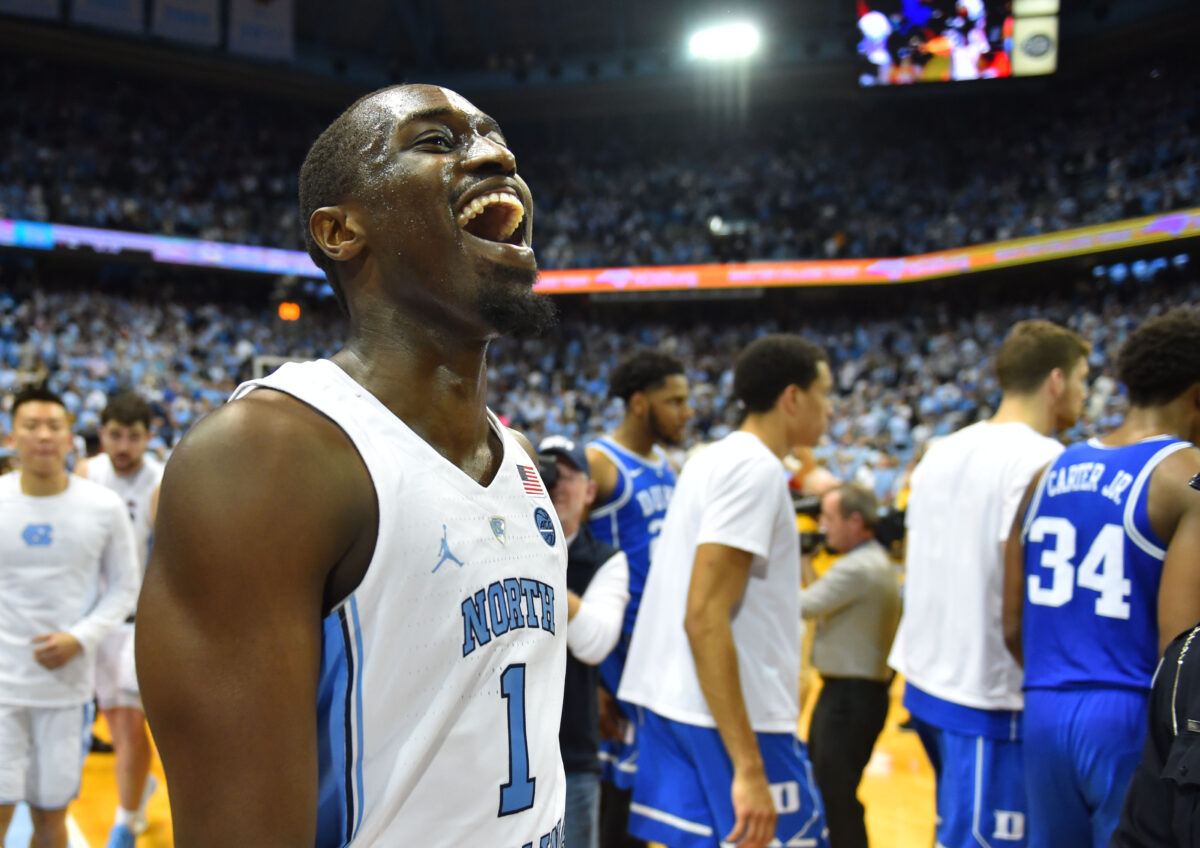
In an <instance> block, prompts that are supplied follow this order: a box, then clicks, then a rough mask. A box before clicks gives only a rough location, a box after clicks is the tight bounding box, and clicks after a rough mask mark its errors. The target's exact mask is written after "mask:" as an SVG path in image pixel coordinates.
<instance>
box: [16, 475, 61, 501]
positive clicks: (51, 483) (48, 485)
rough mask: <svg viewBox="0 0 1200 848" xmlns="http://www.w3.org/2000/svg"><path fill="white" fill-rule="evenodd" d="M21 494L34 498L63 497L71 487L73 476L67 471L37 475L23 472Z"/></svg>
mask: <svg viewBox="0 0 1200 848" xmlns="http://www.w3.org/2000/svg"><path fill="white" fill-rule="evenodd" d="M20 474H21V494H23V495H29V496H30V497H33V498H48V497H52V496H54V495H61V494H62V493H63V492H65V491H66V490H67V486H69V485H71V476H70V475H69V474H67V472H66V469H60V470H59V471H57V472H56V473H52V474H35V473H34V472H32V471H29V470H28V469H23V470H22V471H21V472H20Z"/></svg>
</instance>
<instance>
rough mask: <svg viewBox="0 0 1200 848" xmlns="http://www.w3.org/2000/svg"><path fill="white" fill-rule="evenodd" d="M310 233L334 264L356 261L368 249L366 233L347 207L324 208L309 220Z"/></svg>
mask: <svg viewBox="0 0 1200 848" xmlns="http://www.w3.org/2000/svg"><path fill="white" fill-rule="evenodd" d="M308 231H309V232H310V233H312V237H313V241H314V242H316V244H317V247H319V248H320V249H321V252H322V253H324V254H325V255H326V256H328V257H329V258H330V259H332V260H333V261H334V262H347V261H349V260H351V259H354V258H355V257H356V256H358V254H359V253H361V252H362V250H363V248H364V247H366V243H367V242H366V233H365V232H364V231H363V229H362V227H361V226H360V224H359V221H358V218H357V216H356V215H355V213H354V211H353V210H351V209H348V208H346V207H345V206H322V207H321V208H319V209H315V210H313V213H312V215H310V216H309V218H308Z"/></svg>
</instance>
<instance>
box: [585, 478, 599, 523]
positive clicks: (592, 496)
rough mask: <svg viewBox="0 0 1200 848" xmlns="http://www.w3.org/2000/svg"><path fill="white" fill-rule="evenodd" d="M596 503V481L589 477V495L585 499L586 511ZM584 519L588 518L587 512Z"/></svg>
mask: <svg viewBox="0 0 1200 848" xmlns="http://www.w3.org/2000/svg"><path fill="white" fill-rule="evenodd" d="M595 502H596V481H595V480H593V479H592V478H591V477H589V478H588V481H587V493H586V494H585V495H584V497H583V506H584V509H585V510H587V509H588V508H590V507H591V505H592V504H593V503H595ZM584 517H586V512H585V516H584Z"/></svg>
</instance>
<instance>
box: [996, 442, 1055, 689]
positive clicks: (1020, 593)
mask: <svg viewBox="0 0 1200 848" xmlns="http://www.w3.org/2000/svg"><path fill="white" fill-rule="evenodd" d="M1047 467H1049V466H1047ZM1044 473H1046V469H1045V468H1043V469H1042V470H1041V471H1039V472H1038V473H1037V474H1034V475H1033V479H1032V480H1030V481H1029V485H1028V486H1027V487H1026V489H1025V495H1024V497H1022V498H1021V503H1020V505H1019V506H1018V507H1017V511H1016V513H1015V514H1014V515H1013V521H1012V529H1010V530H1009V532H1008V541H1006V542H1005V543H1004V544H1003V545H1002V548H1001V554H1002V557H1003V560H1004V606H1003V613H1002V620H1003V622H1004V644H1005V645H1007V646H1008V652H1009V653H1010V654H1012V655H1013V659H1015V660H1016V661H1017V664H1018V665H1022V666H1023V665H1025V656H1024V652H1023V649H1022V646H1021V617H1022V615H1023V614H1024V612H1025V543H1024V542H1023V541H1022V536H1023V535H1024V530H1025V513H1026V512H1028V511H1029V502H1030V501H1031V500H1033V493H1034V492H1036V491H1037V487H1038V484H1039V483H1040V482H1041V480H1042V475H1043V474H1044Z"/></svg>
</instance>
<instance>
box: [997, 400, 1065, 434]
mask: <svg viewBox="0 0 1200 848" xmlns="http://www.w3.org/2000/svg"><path fill="white" fill-rule="evenodd" d="M988 421H989V422H990V423H992V424H1025V425H1026V426H1028V427H1031V428H1033V429H1034V430H1037V431H1038V432H1039V433H1041V434H1042V435H1043V436H1048V435H1050V431H1051V430H1052V429H1053V428H1054V412H1053V410H1052V408H1051V405H1050V404H1049V403H1047V402H1046V400H1045V398H1043V397H1042V396H1041V395H1040V394H1032V395H1012V394H1007V395H1004V397H1003V398H1002V399H1001V401H1000V406H999V408H997V409H996V414H995V415H993V416H992V417H991V418H989V419H988Z"/></svg>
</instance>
